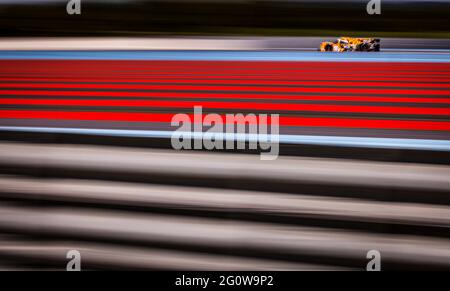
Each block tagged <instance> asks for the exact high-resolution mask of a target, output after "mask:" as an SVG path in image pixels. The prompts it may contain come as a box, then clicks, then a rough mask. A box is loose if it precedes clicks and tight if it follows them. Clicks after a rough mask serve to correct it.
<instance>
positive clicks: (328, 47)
mask: <svg viewBox="0 0 450 291" xmlns="http://www.w3.org/2000/svg"><path fill="white" fill-rule="evenodd" d="M325 51H326V52H332V51H333V46H332V45H331V44H327V45H326V46H325Z"/></svg>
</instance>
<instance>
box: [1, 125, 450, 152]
mask: <svg viewBox="0 0 450 291" xmlns="http://www.w3.org/2000/svg"><path fill="white" fill-rule="evenodd" d="M0 131H19V132H37V133H63V134H83V135H99V136H115V137H139V138H171V137H172V135H173V133H174V132H173V131H150V130H121V129H87V128H56V127H14V126H0ZM177 133H178V134H182V135H183V136H184V137H191V138H203V137H205V136H207V135H208V134H207V133H201V132H184V133H182V132H177ZM223 138H224V139H225V140H235V141H236V140H238V141H258V140H268V141H270V142H276V141H277V138H274V137H271V136H270V135H248V134H247V135H246V134H238V135H233V134H226V133H225V134H224V135H223ZM267 138H268V139H267ZM278 140H279V142H280V143H281V144H298V145H323V146H340V147H358V148H384V149H410V150H427V151H446V152H450V140H432V139H405V138H375V137H343V136H315V135H279V137H278Z"/></svg>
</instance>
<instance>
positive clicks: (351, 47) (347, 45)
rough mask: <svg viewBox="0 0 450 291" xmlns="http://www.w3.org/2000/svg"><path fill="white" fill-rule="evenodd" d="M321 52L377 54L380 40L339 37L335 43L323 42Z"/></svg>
mask: <svg viewBox="0 0 450 291" xmlns="http://www.w3.org/2000/svg"><path fill="white" fill-rule="evenodd" d="M319 50H320V51H321V52H353V51H359V52H372V51H373V52H379V51H380V40H379V39H378V38H353V37H341V38H338V39H337V40H336V41H335V42H323V43H322V44H321V45H320V48H319Z"/></svg>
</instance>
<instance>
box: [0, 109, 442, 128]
mask: <svg viewBox="0 0 450 291" xmlns="http://www.w3.org/2000/svg"><path fill="white" fill-rule="evenodd" d="M0 116H1V117H2V118H23V119H57V120H108V121H135V122H139V121H140V122H170V121H171V120H172V117H173V116H174V114H169V113H121V112H71V111H60V112H57V111H33V110H0ZM190 116H191V120H194V119H193V116H192V115H190ZM222 118H223V119H225V117H222ZM280 125H282V126H312V127H346V128H383V129H404V130H437V131H450V122H446V121H414V120H384V119H383V120H381V119H359V118H310V117H285V116H282V117H280Z"/></svg>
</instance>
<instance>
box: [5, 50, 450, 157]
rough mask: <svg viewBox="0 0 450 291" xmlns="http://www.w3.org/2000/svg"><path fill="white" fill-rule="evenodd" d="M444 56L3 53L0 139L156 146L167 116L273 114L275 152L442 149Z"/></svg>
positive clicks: (446, 97)
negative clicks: (94, 139)
mask: <svg viewBox="0 0 450 291" xmlns="http://www.w3.org/2000/svg"><path fill="white" fill-rule="evenodd" d="M449 76H450V53H449V52H447V51H446V50H445V49H442V48H440V49H436V50H432V49H429V50H426V52H412V51H407V50H404V51H398V52H397V51H395V52H394V51H390V52H381V53H346V54H335V53H325V54H324V53H318V52H298V51H296V52H295V51H2V52H0V117H1V120H0V126H1V129H2V130H3V131H5V130H15V131H40V132H62V133H70V132H74V131H77V132H83V133H84V134H93V135H116V136H121V135H122V136H133V135H134V136H140V137H151V136H158V137H167V136H168V135H169V134H170V132H171V131H173V130H174V129H175V128H174V127H171V126H170V121H171V119H172V117H173V115H174V114H176V113H187V114H192V112H193V107H194V106H202V107H203V113H218V114H226V113H244V114H247V113H254V114H262V113H268V114H271V113H276V114H280V126H281V128H280V134H281V142H285V143H300V144H314V143H317V144H328V145H338V146H339V145H353V146H358V147H387V148H420V149H425V148H427V149H434V150H440V151H442V150H444V151H449V149H450V120H449V115H450V105H449V104H450V81H449V80H450V79H449Z"/></svg>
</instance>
